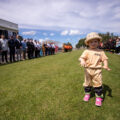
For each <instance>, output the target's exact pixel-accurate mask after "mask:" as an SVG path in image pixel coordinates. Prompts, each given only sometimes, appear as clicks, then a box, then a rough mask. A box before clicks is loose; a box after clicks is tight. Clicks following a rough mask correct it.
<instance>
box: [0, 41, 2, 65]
mask: <svg viewBox="0 0 120 120" xmlns="http://www.w3.org/2000/svg"><path fill="white" fill-rule="evenodd" d="M1 52H2V43H1V42H0V64H1V63H2V60H1Z"/></svg>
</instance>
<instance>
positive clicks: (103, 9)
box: [0, 0, 120, 35]
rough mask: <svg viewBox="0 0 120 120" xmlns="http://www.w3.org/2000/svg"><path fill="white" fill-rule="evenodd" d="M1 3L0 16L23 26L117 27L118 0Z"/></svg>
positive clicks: (12, 0) (119, 17)
mask: <svg viewBox="0 0 120 120" xmlns="http://www.w3.org/2000/svg"><path fill="white" fill-rule="evenodd" d="M0 5H1V7H0V17H1V18H3V19H6V20H9V21H12V22H15V23H18V24H19V27H22V28H36V29H55V30H56V29H57V30H58V29H59V30H69V29H73V30H74V29H77V30H80V31H86V30H88V29H89V30H91V31H95V30H96V31H102V32H105V31H110V32H119V28H120V24H119V21H120V14H119V11H120V7H119V6H120V1H119V0H98V1H97V0H25V1H23V2H21V0H0ZM64 34H65V35H66V34H68V33H67V32H66V33H63V35H64ZM72 34H73V33H72Z"/></svg>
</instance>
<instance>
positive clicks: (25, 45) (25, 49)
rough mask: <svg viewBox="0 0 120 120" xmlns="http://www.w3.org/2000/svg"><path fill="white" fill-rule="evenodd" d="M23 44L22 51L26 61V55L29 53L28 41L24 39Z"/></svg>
mask: <svg viewBox="0 0 120 120" xmlns="http://www.w3.org/2000/svg"><path fill="white" fill-rule="evenodd" d="M21 43H22V51H23V60H25V59H26V53H27V42H26V39H24V40H23V41H22V42H21Z"/></svg>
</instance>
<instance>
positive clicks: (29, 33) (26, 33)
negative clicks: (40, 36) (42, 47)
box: [22, 31, 36, 35]
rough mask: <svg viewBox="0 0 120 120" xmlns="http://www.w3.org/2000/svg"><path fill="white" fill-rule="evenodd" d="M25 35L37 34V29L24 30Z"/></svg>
mask: <svg viewBox="0 0 120 120" xmlns="http://www.w3.org/2000/svg"><path fill="white" fill-rule="evenodd" d="M22 34H23V35H35V34H36V31H27V32H22Z"/></svg>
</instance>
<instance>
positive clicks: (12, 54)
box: [8, 36, 16, 62]
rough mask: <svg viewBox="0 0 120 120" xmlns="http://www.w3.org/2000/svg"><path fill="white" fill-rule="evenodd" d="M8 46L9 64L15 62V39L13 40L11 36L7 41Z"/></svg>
mask: <svg viewBox="0 0 120 120" xmlns="http://www.w3.org/2000/svg"><path fill="white" fill-rule="evenodd" d="M8 46H9V49H10V62H13V61H14V62H15V46H16V43H15V39H14V38H13V36H11V38H10V40H9V41H8Z"/></svg>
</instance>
